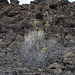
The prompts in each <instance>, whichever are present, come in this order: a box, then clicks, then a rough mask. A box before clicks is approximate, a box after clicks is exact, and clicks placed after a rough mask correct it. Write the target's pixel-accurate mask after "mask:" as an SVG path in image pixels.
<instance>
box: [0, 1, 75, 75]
mask: <svg viewBox="0 0 75 75" xmlns="http://www.w3.org/2000/svg"><path fill="white" fill-rule="evenodd" d="M39 30H43V31H44V33H45V37H44V40H46V41H47V40H48V39H50V38H52V39H56V45H55V46H53V47H52V49H50V48H49V50H50V51H51V52H52V54H53V56H52V57H51V56H50V52H49V50H48V52H46V55H47V54H48V56H47V57H46V58H45V62H43V64H45V65H43V66H42V64H41V66H40V67H39V66H36V65H35V66H34V67H32V66H29V67H28V66H27V67H26V66H25V60H24V59H23V56H22V54H21V52H20V50H21V49H20V48H21V47H22V42H23V41H24V35H25V34H28V33H29V32H33V31H39ZM49 57H51V58H50V59H49V60H47V58H49ZM0 75H75V2H73V3H70V2H68V1H67V0H61V1H58V0H35V1H33V2H31V4H29V5H27V4H23V5H18V1H17V0H15V1H14V0H13V1H12V3H11V4H9V3H8V2H7V0H0Z"/></svg>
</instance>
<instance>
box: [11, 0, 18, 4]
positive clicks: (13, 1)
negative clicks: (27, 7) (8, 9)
mask: <svg viewBox="0 0 75 75" xmlns="http://www.w3.org/2000/svg"><path fill="white" fill-rule="evenodd" d="M10 2H11V3H15V4H19V1H18V0H10Z"/></svg>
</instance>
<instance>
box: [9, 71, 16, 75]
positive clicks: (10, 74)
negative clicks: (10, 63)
mask: <svg viewBox="0 0 75 75" xmlns="http://www.w3.org/2000/svg"><path fill="white" fill-rule="evenodd" d="M8 75H17V73H16V71H12V72H10V73H9V74H8Z"/></svg>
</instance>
